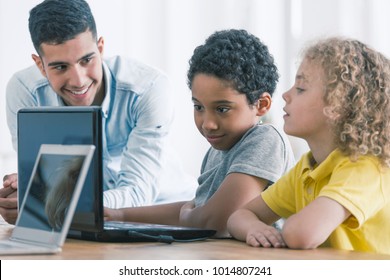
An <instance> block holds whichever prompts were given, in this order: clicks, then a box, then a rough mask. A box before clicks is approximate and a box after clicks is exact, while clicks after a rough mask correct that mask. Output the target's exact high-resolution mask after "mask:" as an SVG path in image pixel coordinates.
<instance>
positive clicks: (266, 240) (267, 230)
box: [246, 223, 286, 248]
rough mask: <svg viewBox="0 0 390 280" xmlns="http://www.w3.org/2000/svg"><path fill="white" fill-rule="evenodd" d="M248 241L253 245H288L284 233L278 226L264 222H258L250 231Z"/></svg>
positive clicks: (266, 246) (267, 246)
mask: <svg viewBox="0 0 390 280" xmlns="http://www.w3.org/2000/svg"><path fill="white" fill-rule="evenodd" d="M246 243H247V244H248V245H250V246H253V247H260V246H262V247H265V248H269V247H275V248H283V247H286V244H285V243H284V240H283V237H282V234H281V233H280V232H279V231H278V230H277V229H276V228H274V227H272V226H268V225H265V224H262V223H259V224H256V226H255V227H253V229H251V230H250V231H248V234H247V236H246Z"/></svg>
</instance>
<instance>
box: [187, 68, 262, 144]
mask: <svg viewBox="0 0 390 280" xmlns="http://www.w3.org/2000/svg"><path fill="white" fill-rule="evenodd" d="M192 101H193V103H194V118H195V124H196V126H197V127H198V130H199V132H200V133H201V134H202V135H203V136H204V137H205V138H206V139H207V141H208V142H209V143H210V144H211V146H213V147H214V148H215V149H217V150H229V149H230V148H232V147H233V146H234V145H235V144H236V143H237V142H238V141H239V140H240V139H241V137H242V136H243V135H244V134H245V132H247V131H248V129H250V128H251V127H253V126H254V125H256V124H257V122H258V121H259V116H260V115H261V113H260V112H259V110H258V109H257V106H256V105H253V106H250V105H249V104H248V101H247V99H246V96H245V94H241V93H239V92H238V91H236V90H235V89H233V88H231V87H229V86H227V85H226V84H225V83H224V81H222V80H220V79H217V78H215V77H213V76H208V75H205V74H197V75H196V76H195V77H194V80H193V82H192Z"/></svg>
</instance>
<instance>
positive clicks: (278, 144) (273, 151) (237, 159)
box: [195, 124, 295, 206]
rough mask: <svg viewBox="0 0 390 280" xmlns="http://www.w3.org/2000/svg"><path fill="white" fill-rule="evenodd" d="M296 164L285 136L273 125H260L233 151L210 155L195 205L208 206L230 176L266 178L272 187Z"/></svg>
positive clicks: (233, 148) (205, 159)
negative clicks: (242, 175) (246, 175)
mask: <svg viewBox="0 0 390 280" xmlns="http://www.w3.org/2000/svg"><path fill="white" fill-rule="evenodd" d="M294 163H295V159H294V155H293V151H292V148H291V146H290V143H289V141H288V139H287V137H286V136H285V134H284V133H282V132H280V131H279V130H277V129H276V128H275V127H274V126H272V125H270V124H259V125H256V126H254V127H253V128H251V129H250V130H248V131H247V132H246V133H245V134H244V136H243V137H242V138H241V139H240V141H239V142H237V143H236V144H235V145H234V146H233V147H232V148H231V149H230V150H228V151H220V150H216V149H214V148H212V147H211V148H210V149H209V150H208V151H207V153H206V155H205V157H204V159H203V163H202V168H201V175H200V176H199V178H198V184H199V187H198V189H197V191H196V197H195V205H196V206H202V205H204V204H205V203H206V202H207V200H209V199H210V197H211V196H212V195H213V194H214V193H215V192H216V191H217V189H218V188H219V186H220V185H221V184H222V182H223V180H224V179H225V177H226V176H227V175H228V174H230V173H244V174H248V175H252V176H256V177H259V178H263V179H265V180H268V181H269V185H270V184H272V183H274V182H275V181H276V180H278V179H279V178H280V177H281V176H282V175H283V174H284V173H285V172H286V171H288V170H289V169H290V168H291V167H293V165H294Z"/></svg>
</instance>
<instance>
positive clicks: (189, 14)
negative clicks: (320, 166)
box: [0, 0, 390, 178]
mask: <svg viewBox="0 0 390 280" xmlns="http://www.w3.org/2000/svg"><path fill="white" fill-rule="evenodd" d="M39 2H41V1H40V0H39V1H38V0H23V1H11V0H0V38H1V39H0V40H1V44H0V132H1V133H0V178H1V177H2V175H3V174H5V173H8V172H15V171H16V155H15V152H14V151H13V149H12V146H11V142H10V136H9V132H8V128H7V126H6V121H5V112H4V109H5V86H6V83H7V81H8V79H9V78H10V76H11V75H12V73H14V72H15V71H17V70H18V69H21V68H23V67H27V66H28V65H30V64H31V63H32V60H31V53H33V47H32V44H31V42H30V37H29V34H28V28H27V21H28V11H29V10H30V9H31V8H32V7H33V6H34V5H36V4H38V3H39ZM88 2H89V3H90V6H91V8H92V10H93V12H94V14H95V20H96V23H97V27H98V33H99V36H103V37H104V38H105V47H106V49H105V55H106V56H111V55H115V54H123V55H128V56H132V57H135V58H137V59H139V60H141V61H144V62H146V63H149V64H151V65H154V66H156V67H158V68H160V69H162V70H163V71H165V72H166V73H167V74H168V76H169V77H170V79H171V81H172V84H173V88H174V91H173V93H172V94H174V95H175V98H176V120H175V123H174V130H173V134H174V137H173V141H174V142H175V145H176V147H177V149H178V150H179V152H180V154H181V155H182V159H183V162H184V165H185V168H186V169H187V170H188V171H189V172H190V173H192V174H193V175H195V176H197V175H198V174H199V168H200V163H201V160H202V157H203V155H204V152H205V151H206V149H207V148H208V146H209V145H208V143H207V142H206V141H205V140H204V139H203V138H202V137H201V136H200V135H199V133H198V132H197V129H196V127H195V125H194V124H193V119H192V110H193V107H192V103H191V97H190V92H189V90H188V88H187V85H186V71H187V66H188V60H189V58H190V56H191V54H192V52H193V49H194V48H195V47H196V46H197V45H199V44H202V43H203V41H204V40H205V39H206V37H208V36H209V35H210V34H211V33H213V32H214V31H216V30H220V29H225V28H244V29H247V30H248V31H249V32H251V33H253V34H255V35H257V36H258V37H259V38H260V39H261V40H262V41H263V42H264V43H266V44H267V45H268V46H269V48H270V51H271V53H273V55H274V57H275V59H276V62H277V64H278V67H279V70H280V73H281V79H280V83H279V86H278V89H277V92H276V93H275V96H274V106H273V110H272V121H273V122H274V123H275V124H276V125H278V126H282V117H281V116H282V111H281V107H282V104H283V101H282V99H281V94H282V93H283V92H284V91H285V90H286V89H288V88H289V87H290V86H291V85H292V82H293V79H294V75H295V71H296V68H297V64H296V62H297V60H296V57H297V53H298V51H299V50H300V48H301V47H302V46H303V44H304V43H305V42H306V41H307V40H311V39H314V38H317V37H320V36H324V35H344V36H348V37H355V38H357V39H360V40H362V41H363V42H365V43H368V44H370V45H371V46H373V47H374V48H376V49H378V50H380V51H382V52H383V53H384V54H386V55H387V56H389V57H390V36H388V30H386V29H387V28H388V26H390V17H389V16H388V11H389V10H390V1H387V0H291V1H289V0H273V1H269V0H110V1H101V0H89V1H88ZM15 94H17V93H15ZM291 141H292V143H293V145H294V148H295V152H296V155H297V157H298V156H300V154H301V153H302V152H303V151H306V150H307V147H306V145H305V144H304V143H303V141H301V140H298V139H295V138H291Z"/></svg>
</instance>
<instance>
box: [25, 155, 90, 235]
mask: <svg viewBox="0 0 390 280" xmlns="http://www.w3.org/2000/svg"><path fill="white" fill-rule="evenodd" d="M84 159H85V156H83V155H59V154H42V155H41V156H40V158H39V161H38V165H37V167H36V169H35V172H34V174H33V177H32V182H31V186H30V189H29V191H28V193H26V194H27V197H26V198H25V199H26V201H25V203H24V206H23V207H24V208H23V209H22V211H21V213H20V217H19V221H18V225H19V226H21V227H28V228H34V229H39V230H46V231H55V232H60V231H61V228H62V226H63V223H64V219H65V217H66V212H67V210H68V207H69V204H70V201H71V199H72V197H73V192H74V189H75V186H76V184H77V181H78V178H79V175H80V170H81V167H82V165H83V161H84Z"/></svg>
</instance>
